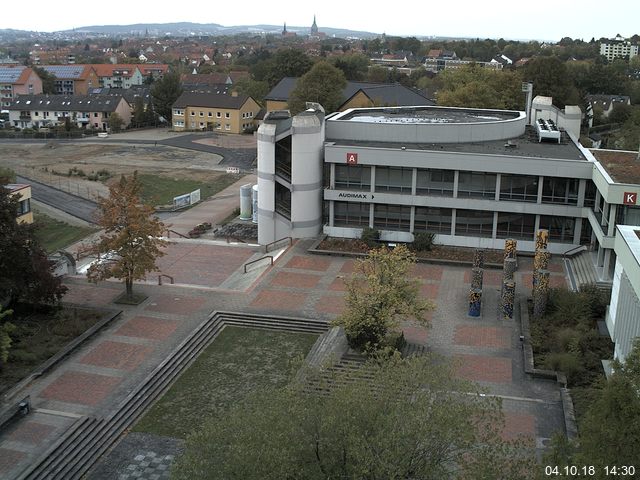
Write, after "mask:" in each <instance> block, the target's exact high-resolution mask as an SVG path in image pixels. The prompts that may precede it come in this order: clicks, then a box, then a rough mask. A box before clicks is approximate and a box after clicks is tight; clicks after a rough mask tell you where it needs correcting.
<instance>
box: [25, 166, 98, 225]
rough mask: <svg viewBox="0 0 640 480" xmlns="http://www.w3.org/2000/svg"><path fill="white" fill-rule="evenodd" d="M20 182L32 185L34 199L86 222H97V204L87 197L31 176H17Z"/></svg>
mask: <svg viewBox="0 0 640 480" xmlns="http://www.w3.org/2000/svg"><path fill="white" fill-rule="evenodd" d="M16 181H17V182H18V183H27V184H29V185H31V196H32V197H33V198H34V200H37V201H39V202H42V203H46V204H47V205H50V206H52V207H54V208H57V209H58V210H62V211H63V212H67V213H68V214H70V215H73V216H74V217H78V218H80V219H82V220H84V221H86V222H90V223H95V218H94V216H93V214H94V211H95V210H96V207H97V204H96V203H95V202H92V201H91V200H87V199H86V198H82V197H78V196H76V195H71V194H69V193H67V192H63V191H62V190H58V189H57V188H53V187H50V186H48V185H45V184H44V183H40V182H36V181H34V180H31V179H30V178H25V177H21V176H17V177H16Z"/></svg>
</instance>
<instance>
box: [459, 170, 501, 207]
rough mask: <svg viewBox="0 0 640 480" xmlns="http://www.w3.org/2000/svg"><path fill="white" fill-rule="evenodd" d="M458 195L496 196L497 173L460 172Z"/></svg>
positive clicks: (461, 196)
mask: <svg viewBox="0 0 640 480" xmlns="http://www.w3.org/2000/svg"><path fill="white" fill-rule="evenodd" d="M458 197H460V198H464V197H469V198H487V199H491V200H493V199H495V197H496V174H495V173H484V172H460V173H459V174H458Z"/></svg>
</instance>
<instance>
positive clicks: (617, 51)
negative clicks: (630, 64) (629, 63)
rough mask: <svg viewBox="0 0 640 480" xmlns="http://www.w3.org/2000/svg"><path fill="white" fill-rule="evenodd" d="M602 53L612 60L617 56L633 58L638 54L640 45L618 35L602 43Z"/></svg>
mask: <svg viewBox="0 0 640 480" xmlns="http://www.w3.org/2000/svg"><path fill="white" fill-rule="evenodd" d="M600 55H604V56H605V57H607V60H609V61H610V62H611V61H613V60H614V59H616V58H627V59H629V60H631V59H632V58H633V57H635V56H636V55H638V45H637V44H635V43H631V42H630V41H628V40H626V39H624V38H623V37H621V36H620V35H616V38H613V39H610V40H607V41H605V42H601V43H600Z"/></svg>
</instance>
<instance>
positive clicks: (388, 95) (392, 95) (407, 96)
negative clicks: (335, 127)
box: [264, 77, 434, 106]
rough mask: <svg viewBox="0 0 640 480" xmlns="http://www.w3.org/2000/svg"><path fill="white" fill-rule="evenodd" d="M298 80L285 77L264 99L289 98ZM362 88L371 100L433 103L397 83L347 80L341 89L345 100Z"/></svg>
mask: <svg viewBox="0 0 640 480" xmlns="http://www.w3.org/2000/svg"><path fill="white" fill-rule="evenodd" d="M297 81H298V79H297V78H295V77H285V78H283V79H282V80H280V82H278V84H277V85H276V86H275V87H273V89H272V90H271V91H270V92H269V93H268V94H267V96H265V97H264V98H265V100H273V101H283V102H286V101H288V100H289V96H290V95H291V92H292V91H293V89H294V88H295V86H296V82H297ZM360 90H362V91H363V92H364V93H365V95H367V96H368V97H369V98H370V99H371V100H372V101H376V102H379V103H382V104H386V105H397V106H408V105H434V103H433V102H432V101H431V100H429V99H428V98H426V97H425V96H424V95H422V94H421V93H419V92H418V91H416V90H413V89H411V88H408V87H405V86H404V85H401V84H399V83H369V82H347V85H346V87H345V88H344V90H343V91H342V98H344V100H345V102H344V103H346V101H347V100H349V99H350V98H351V97H353V96H354V95H355V94H356V93H357V92H358V91H360Z"/></svg>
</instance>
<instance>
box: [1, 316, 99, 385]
mask: <svg viewBox="0 0 640 480" xmlns="http://www.w3.org/2000/svg"><path fill="white" fill-rule="evenodd" d="M101 316H102V314H101V313H99V312H95V311H93V310H87V309H80V308H70V307H65V308H63V309H62V310H59V311H55V310H53V311H51V312H48V313H47V312H45V313H35V314H30V313H28V312H15V313H14V314H13V315H9V316H8V317H6V318H5V319H4V320H6V321H9V322H11V323H13V324H14V325H15V326H16V330H15V331H14V332H13V333H12V334H11V339H12V345H11V348H10V349H9V359H8V362H7V364H6V365H4V367H3V368H2V369H0V394H2V393H3V392H5V391H6V390H8V389H9V388H11V387H12V386H13V385H14V384H15V383H17V382H19V381H20V380H22V379H23V378H24V377H26V376H27V375H28V374H29V373H30V372H31V371H32V370H33V369H34V368H36V367H37V366H38V365H40V364H41V363H43V362H44V361H45V360H48V359H49V357H51V356H52V355H53V354H55V353H57V352H58V350H60V349H61V348H62V347H63V346H65V345H66V344H67V343H69V342H70V341H71V340H73V339H74V338H76V337H77V336H79V335H80V334H82V333H84V332H85V331H86V330H87V329H88V328H89V327H91V326H92V325H94V324H95V323H96V322H97V321H98V320H99V319H100V317H101Z"/></svg>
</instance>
